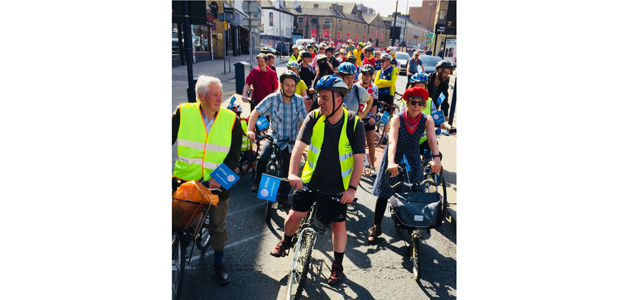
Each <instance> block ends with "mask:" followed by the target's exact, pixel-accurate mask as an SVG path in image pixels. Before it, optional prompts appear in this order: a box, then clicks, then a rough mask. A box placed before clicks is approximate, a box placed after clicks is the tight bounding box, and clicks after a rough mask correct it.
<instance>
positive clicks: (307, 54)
mask: <svg viewBox="0 0 630 300" xmlns="http://www.w3.org/2000/svg"><path fill="white" fill-rule="evenodd" d="M300 56H301V57H302V58H313V54H311V52H308V51H302V53H300Z"/></svg>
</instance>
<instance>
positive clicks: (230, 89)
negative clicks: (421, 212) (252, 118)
mask: <svg viewBox="0 0 630 300" xmlns="http://www.w3.org/2000/svg"><path fill="white" fill-rule="evenodd" d="M288 60H289V57H287V56H285V57H282V58H280V57H278V58H276V60H275V63H274V65H275V66H276V69H277V71H278V74H280V73H282V72H283V71H284V70H286V63H287V61H288ZM238 61H246V62H249V61H250V56H249V55H241V56H237V57H231V58H230V63H229V65H228V62H227V60H226V61H225V64H224V61H223V60H213V61H204V62H198V63H194V64H193V76H200V75H209V76H214V77H217V78H219V79H220V80H221V83H222V85H223V104H222V106H223V107H227V106H228V104H229V101H230V99H231V98H232V97H233V96H234V97H236V103H237V104H240V105H241V107H242V109H243V113H242V116H245V117H246V116H249V113H250V112H249V105H248V104H246V103H243V102H242V100H241V96H240V95H239V94H237V93H236V79H235V67H234V63H236V62H238ZM230 65H231V66H230ZM254 67H256V61H255V60H254V65H252V68H254ZM230 68H231V71H230V70H229V69H230ZM224 69H225V72H224ZM454 75H457V73H455V74H454ZM405 77H406V76H400V78H403V79H405V80H406V78H405ZM454 77H455V76H451V82H450V84H451V86H452V85H454V83H455V78H454ZM172 78H173V80H172V93H173V98H172V110H171V111H174V110H175V109H176V108H177V106H178V105H179V103H183V102H187V101H188V99H187V96H186V89H187V88H188V71H187V67H186V66H185V65H184V66H175V67H173V68H172ZM403 79H401V80H399V82H398V83H397V90H398V91H399V92H400V91H401V90H402V89H404V86H405V83H406V81H405V82H402V81H403ZM401 82H402V84H401ZM401 86H402V87H401ZM452 95H453V92H452V89H451V90H450V91H449V97H450V98H452ZM450 101H451V99H449V102H450ZM451 106H452V105H451ZM453 126H454V127H457V113H456V114H455V118H454V120H453ZM438 143H439V148H440V152H442V154H443V157H444V160H443V161H442V166H443V168H444V177H445V179H446V181H447V184H446V186H447V201H448V203H449V207H448V211H449V214H448V220H449V221H450V222H452V223H453V224H455V225H456V224H457V176H456V175H457V151H456V150H457V147H456V146H457V137H455V136H445V135H442V136H440V137H439V138H438ZM376 152H377V153H376V158H377V163H376V166H378V165H379V164H380V159H381V157H382V154H383V146H382V145H381V146H380V147H378V148H377V151H376ZM172 153H173V154H172V165H173V166H174V165H175V160H176V155H177V144H175V145H173V152H172Z"/></svg>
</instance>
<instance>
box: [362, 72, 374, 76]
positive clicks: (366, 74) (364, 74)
mask: <svg viewBox="0 0 630 300" xmlns="http://www.w3.org/2000/svg"><path fill="white" fill-rule="evenodd" d="M361 74H363V76H372V73H363V72H361Z"/></svg>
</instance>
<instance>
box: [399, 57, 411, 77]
mask: <svg viewBox="0 0 630 300" xmlns="http://www.w3.org/2000/svg"><path fill="white" fill-rule="evenodd" d="M409 58H410V57H409V54H407V53H406V52H396V61H398V67H399V68H400V74H402V75H407V61H409Z"/></svg>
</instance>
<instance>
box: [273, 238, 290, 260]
mask: <svg viewBox="0 0 630 300" xmlns="http://www.w3.org/2000/svg"><path fill="white" fill-rule="evenodd" d="M290 248H291V244H290V243H285V242H284V238H282V239H281V240H280V242H278V244H276V246H275V247H273V249H271V253H269V254H271V256H275V257H283V256H287V255H289V249H290Z"/></svg>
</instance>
